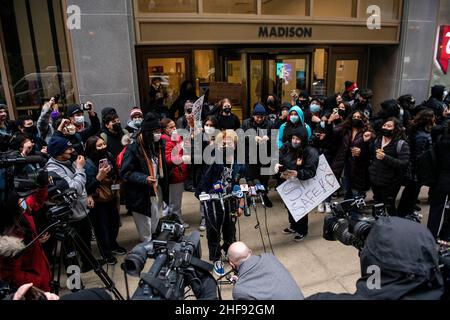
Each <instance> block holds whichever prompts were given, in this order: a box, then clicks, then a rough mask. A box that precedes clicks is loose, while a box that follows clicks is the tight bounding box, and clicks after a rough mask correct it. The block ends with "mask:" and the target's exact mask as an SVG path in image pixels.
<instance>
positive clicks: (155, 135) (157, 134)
mask: <svg viewBox="0 0 450 320" xmlns="http://www.w3.org/2000/svg"><path fill="white" fill-rule="evenodd" d="M159 140H161V133H154V134H153V141H154V142H159Z"/></svg>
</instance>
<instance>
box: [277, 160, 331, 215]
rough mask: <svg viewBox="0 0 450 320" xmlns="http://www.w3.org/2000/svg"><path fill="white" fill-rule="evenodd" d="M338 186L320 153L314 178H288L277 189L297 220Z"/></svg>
mask: <svg viewBox="0 0 450 320" xmlns="http://www.w3.org/2000/svg"><path fill="white" fill-rule="evenodd" d="M339 188H340V185H339V182H338V180H337V179H336V177H335V176H334V174H333V171H332V170H331V168H330V166H329V165H328V162H327V160H326V159H325V156H324V155H321V156H320V159H319V166H318V167H317V172H316V176H315V177H314V178H312V179H309V180H305V181H301V180H299V179H297V178H295V179H289V180H287V181H286V182H285V183H283V184H282V185H280V186H279V187H278V188H277V191H278V193H279V194H280V196H281V199H282V200H283V202H284V204H285V205H286V207H287V208H288V209H289V211H290V212H291V214H292V217H293V218H294V219H295V221H299V220H300V219H301V218H303V217H304V216H306V215H307V214H308V213H309V212H311V211H312V210H313V209H314V208H316V207H317V206H318V205H319V204H320V203H322V202H323V201H324V200H325V199H326V198H328V197H329V196H331V195H332V194H333V193H334V192H335V191H336V190H338V189H339Z"/></svg>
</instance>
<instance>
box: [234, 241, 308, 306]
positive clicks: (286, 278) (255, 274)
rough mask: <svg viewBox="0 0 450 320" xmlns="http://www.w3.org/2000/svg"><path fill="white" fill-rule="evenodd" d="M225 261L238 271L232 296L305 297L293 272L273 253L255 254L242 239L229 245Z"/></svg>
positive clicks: (258, 297) (295, 298) (241, 297)
mask: <svg viewBox="0 0 450 320" xmlns="http://www.w3.org/2000/svg"><path fill="white" fill-rule="evenodd" d="M228 261H229V263H230V265H231V266H232V267H233V269H234V270H235V271H237V280H236V283H235V286H234V288H233V299H234V300H303V299H304V297H303V294H302V292H301V291H300V289H299V287H298V286H297V284H296V282H295V280H294V278H293V277H292V275H291V274H290V273H289V271H288V270H287V269H286V268H285V267H284V266H283V265H282V264H281V263H280V261H278V259H277V258H276V257H275V256H274V255H271V254H262V255H259V256H255V255H252V250H250V249H249V248H248V247H247V245H246V244H245V243H243V242H235V243H233V244H232V245H231V246H230V248H229V249H228Z"/></svg>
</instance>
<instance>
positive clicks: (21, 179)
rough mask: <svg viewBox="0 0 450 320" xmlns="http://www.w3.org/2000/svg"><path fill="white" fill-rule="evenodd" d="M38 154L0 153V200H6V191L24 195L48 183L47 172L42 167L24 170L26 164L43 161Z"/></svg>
mask: <svg viewBox="0 0 450 320" xmlns="http://www.w3.org/2000/svg"><path fill="white" fill-rule="evenodd" d="M43 160H44V159H43V158H42V157H40V156H29V157H21V156H18V154H17V153H13V152H2V153H0V201H6V200H7V196H8V192H10V191H16V192H17V193H18V194H19V196H21V197H25V196H28V195H30V194H32V193H33V192H35V191H36V190H37V189H39V188H42V187H43V186H44V185H46V184H48V173H47V170H45V169H44V168H33V170H31V171H30V170H24V168H25V166H26V165H28V164H40V163H42V162H43Z"/></svg>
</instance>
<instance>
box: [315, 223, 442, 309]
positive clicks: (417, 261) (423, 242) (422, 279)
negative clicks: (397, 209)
mask: <svg viewBox="0 0 450 320" xmlns="http://www.w3.org/2000/svg"><path fill="white" fill-rule="evenodd" d="M405 239H408V241H405ZM360 260H361V278H360V279H359V280H358V281H357V282H356V292H355V294H353V295H350V294H335V293H319V294H316V295H314V296H311V297H308V300H439V299H441V297H442V295H443V293H444V281H443V279H442V274H441V272H440V270H439V256H438V251H437V250H436V241H435V239H434V237H433V236H432V234H431V233H430V231H429V230H428V229H427V228H426V227H425V226H423V225H421V224H420V223H416V222H413V221H410V220H408V219H403V218H399V217H382V218H380V219H378V220H377V222H376V223H375V225H374V226H373V227H372V229H371V231H370V233H369V235H368V237H367V239H366V241H365V245H364V248H363V249H362V251H361V254H360ZM370 266H378V267H379V268H380V271H381V273H380V274H379V275H380V283H379V289H373V288H370V287H368V286H367V283H372V281H373V277H374V273H373V271H371V270H372V269H371V268H369V267H370Z"/></svg>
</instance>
